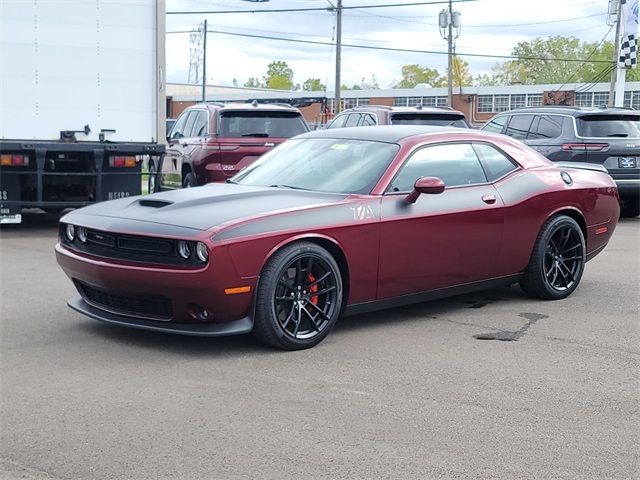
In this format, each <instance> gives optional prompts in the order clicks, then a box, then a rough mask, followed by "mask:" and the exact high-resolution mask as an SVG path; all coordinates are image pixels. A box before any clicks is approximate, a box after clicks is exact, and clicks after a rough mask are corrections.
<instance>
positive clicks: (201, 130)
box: [189, 110, 209, 137]
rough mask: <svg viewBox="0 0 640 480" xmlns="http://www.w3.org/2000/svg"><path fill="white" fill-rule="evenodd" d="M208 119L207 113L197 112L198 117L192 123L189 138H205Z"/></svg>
mask: <svg viewBox="0 0 640 480" xmlns="http://www.w3.org/2000/svg"><path fill="white" fill-rule="evenodd" d="M208 119H209V113H208V112H206V111H204V110H198V115H197V116H196V118H195V121H194V123H193V128H192V130H191V133H190V134H189V136H191V137H203V136H205V135H206V134H207V133H209V132H207V127H208Z"/></svg>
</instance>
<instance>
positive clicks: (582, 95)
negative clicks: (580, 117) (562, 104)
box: [576, 92, 593, 107]
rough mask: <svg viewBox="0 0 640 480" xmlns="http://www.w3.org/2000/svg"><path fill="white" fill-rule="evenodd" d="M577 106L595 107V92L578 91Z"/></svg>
mask: <svg viewBox="0 0 640 480" xmlns="http://www.w3.org/2000/svg"><path fill="white" fill-rule="evenodd" d="M576 107H593V93H592V92H579V93H576Z"/></svg>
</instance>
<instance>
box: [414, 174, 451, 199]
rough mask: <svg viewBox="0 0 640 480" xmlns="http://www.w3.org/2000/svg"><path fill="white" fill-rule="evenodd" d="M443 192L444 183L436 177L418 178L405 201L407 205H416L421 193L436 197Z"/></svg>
mask: <svg viewBox="0 0 640 480" xmlns="http://www.w3.org/2000/svg"><path fill="white" fill-rule="evenodd" d="M442 192H444V182H443V181H442V180H440V179H439V178H436V177H420V178H419V179H418V180H416V183H415V184H414V186H413V192H411V193H410V194H409V195H407V197H406V198H405V200H406V201H407V202H408V203H416V200H418V197H419V196H420V194H421V193H426V194H430V195H436V194H438V193H442Z"/></svg>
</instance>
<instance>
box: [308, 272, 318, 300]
mask: <svg viewBox="0 0 640 480" xmlns="http://www.w3.org/2000/svg"><path fill="white" fill-rule="evenodd" d="M307 280H309V283H313V282H315V281H316V277H314V276H313V275H312V274H309V276H308V277H307ZM318 290H320V289H319V288H318V285H317V284H316V285H313V286H312V287H309V292H310V293H316V292H317V291H318ZM309 300H311V303H313V304H314V305H318V296H317V295H312V296H311V298H309Z"/></svg>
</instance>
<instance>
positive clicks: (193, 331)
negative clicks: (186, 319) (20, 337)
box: [67, 295, 253, 337]
mask: <svg viewBox="0 0 640 480" xmlns="http://www.w3.org/2000/svg"><path fill="white" fill-rule="evenodd" d="M67 305H68V306H69V307H70V308H72V309H73V310H75V311H76V312H79V313H82V314H83V315H86V316H87V317H90V318H93V319H94V320H98V321H100V322H104V323H108V324H110V325H118V326H121V327H131V328H137V329H140V330H151V331H154V332H165V333H177V334H179V335H191V336H198V337H224V336H228V335H241V334H243V333H249V332H251V330H252V329H253V320H252V319H251V317H250V316H247V317H244V318H241V319H240V320H234V321H232V322H226V323H172V322H159V321H154V320H141V319H136V318H132V317H126V316H124V315H116V314H114V313H110V312H107V311H105V310H102V309H99V308H96V307H93V306H91V305H89V304H88V303H87V302H85V301H84V300H83V299H82V297H80V295H76V296H74V297H71V298H70V299H69V301H68V302H67Z"/></svg>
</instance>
